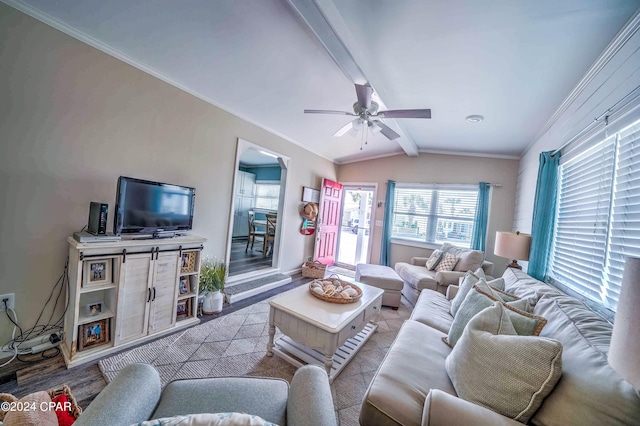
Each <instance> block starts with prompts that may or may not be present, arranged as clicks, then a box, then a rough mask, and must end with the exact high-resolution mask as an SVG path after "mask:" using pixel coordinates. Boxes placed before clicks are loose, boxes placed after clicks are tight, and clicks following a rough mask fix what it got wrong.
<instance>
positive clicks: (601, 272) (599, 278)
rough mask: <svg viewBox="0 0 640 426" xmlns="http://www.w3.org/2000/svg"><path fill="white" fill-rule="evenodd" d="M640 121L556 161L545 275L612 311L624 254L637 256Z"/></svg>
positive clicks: (639, 246) (639, 237) (639, 241)
mask: <svg viewBox="0 0 640 426" xmlns="http://www.w3.org/2000/svg"><path fill="white" fill-rule="evenodd" d="M639 140H640V121H638V122H636V123H634V124H632V125H631V126H629V127H627V128H625V129H622V130H621V131H620V132H618V133H616V134H614V135H612V136H610V137H608V138H606V139H604V140H601V141H600V142H598V143H595V144H593V145H592V146H591V147H589V148H588V149H587V150H586V151H584V152H581V153H569V155H567V156H566V157H565V158H563V162H562V164H561V165H560V177H559V185H560V188H559V194H558V206H557V209H556V213H555V214H556V231H555V234H554V242H553V250H552V256H551V262H550V271H549V275H550V277H551V278H552V279H554V280H558V281H560V283H562V284H564V285H567V286H568V287H569V288H571V289H572V290H575V291H577V292H579V293H581V294H583V295H584V296H585V297H587V298H589V299H591V300H594V301H596V302H598V303H601V304H603V305H604V306H607V307H609V308H611V309H613V310H615V309H616V306H617V302H618V297H619V295H620V284H621V282H622V272H623V269H624V262H625V258H626V257H627V256H639V257H640V146H639Z"/></svg>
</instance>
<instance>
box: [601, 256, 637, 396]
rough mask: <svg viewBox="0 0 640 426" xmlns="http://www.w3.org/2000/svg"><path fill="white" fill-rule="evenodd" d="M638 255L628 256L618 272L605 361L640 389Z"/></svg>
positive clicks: (635, 387)
mask: <svg viewBox="0 0 640 426" xmlns="http://www.w3.org/2000/svg"><path fill="white" fill-rule="evenodd" d="M639 303H640V259H637V258H635V257H628V258H627V260H626V261H625V264H624V273H623V274H622V289H621V291H620V298H619V299H618V309H617V311H616V319H615V322H614V323H613V334H612V336H611V345H610V346H609V365H611V367H613V369H614V370H616V372H618V374H620V376H622V378H623V379H625V380H626V381H627V382H629V383H631V385H632V386H633V387H634V389H636V391H638V389H640V327H638V324H640V309H638V304H639Z"/></svg>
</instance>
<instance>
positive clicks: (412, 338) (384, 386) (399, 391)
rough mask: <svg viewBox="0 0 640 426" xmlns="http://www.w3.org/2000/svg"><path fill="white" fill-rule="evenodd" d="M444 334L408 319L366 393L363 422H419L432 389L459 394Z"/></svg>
mask: <svg viewBox="0 0 640 426" xmlns="http://www.w3.org/2000/svg"><path fill="white" fill-rule="evenodd" d="M443 336H445V334H444V333H441V332H439V331H438V330H436V329H434V328H431V327H429V326H426V325H424V324H421V323H419V322H417V321H411V320H409V321H405V322H404V324H403V325H402V327H401V328H400V331H399V332H398V336H397V337H396V340H395V341H394V342H393V344H392V345H391V348H390V349H389V351H388V352H387V355H386V357H385V359H384V361H383V362H382V364H381V365H380V368H378V371H377V372H376V375H375V376H374V378H373V380H372V381H371V384H370V385H369V389H368V390H367V392H366V394H365V396H364V401H363V403H362V407H361V410H360V419H361V421H360V423H361V424H363V425H377V426H386V425H398V424H402V425H407V426H409V425H413V426H418V425H420V424H421V420H422V409H423V406H424V401H425V399H426V397H427V395H428V394H429V390H431V389H440V390H442V391H444V392H447V393H450V394H452V395H455V394H456V393H455V390H454V388H453V385H452V384H451V380H449V376H448V375H447V371H446V369H445V366H444V362H445V359H446V357H447V356H448V355H449V353H451V349H450V348H449V347H448V346H447V345H445V344H443V343H442V342H441V341H440V340H441V339H442V337H443Z"/></svg>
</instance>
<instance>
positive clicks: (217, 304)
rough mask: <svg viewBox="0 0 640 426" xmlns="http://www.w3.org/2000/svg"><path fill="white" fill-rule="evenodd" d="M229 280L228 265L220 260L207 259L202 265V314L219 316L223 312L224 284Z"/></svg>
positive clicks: (200, 286) (200, 288)
mask: <svg viewBox="0 0 640 426" xmlns="http://www.w3.org/2000/svg"><path fill="white" fill-rule="evenodd" d="M226 279H227V265H226V263H224V262H220V261H218V260H212V259H210V258H208V257H205V258H204V260H203V261H202V264H201V265H200V285H199V290H200V292H201V293H202V294H203V295H204V298H203V302H202V313H203V314H205V315H212V314H217V313H218V312H220V311H222V302H223V300H224V295H223V294H222V291H223V290H224V283H225V280H226Z"/></svg>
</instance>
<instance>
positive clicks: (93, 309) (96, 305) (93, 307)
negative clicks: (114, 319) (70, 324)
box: [87, 302, 104, 317]
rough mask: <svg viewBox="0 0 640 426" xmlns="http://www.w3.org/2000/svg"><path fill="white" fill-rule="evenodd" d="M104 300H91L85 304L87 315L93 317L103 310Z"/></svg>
mask: <svg viewBox="0 0 640 426" xmlns="http://www.w3.org/2000/svg"><path fill="white" fill-rule="evenodd" d="M103 307H104V302H91V303H88V304H87V316H88V317H95V316H96V315H100V314H101V313H102V312H104V308H103Z"/></svg>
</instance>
